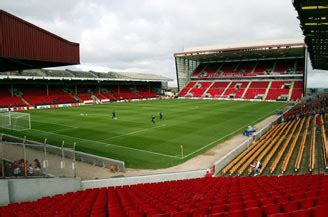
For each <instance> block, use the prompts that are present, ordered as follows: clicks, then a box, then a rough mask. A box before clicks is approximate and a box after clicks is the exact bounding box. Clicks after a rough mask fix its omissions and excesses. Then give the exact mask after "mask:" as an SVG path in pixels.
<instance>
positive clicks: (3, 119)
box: [0, 112, 31, 131]
mask: <svg viewBox="0 0 328 217" xmlns="http://www.w3.org/2000/svg"><path fill="white" fill-rule="evenodd" d="M0 127H1V128H6V129H11V130H17V131H22V130H29V129H31V116H30V114H28V113H22V112H2V113H0Z"/></svg>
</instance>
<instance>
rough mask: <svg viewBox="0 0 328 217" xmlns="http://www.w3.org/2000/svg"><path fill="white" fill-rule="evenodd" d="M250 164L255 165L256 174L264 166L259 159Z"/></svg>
mask: <svg viewBox="0 0 328 217" xmlns="http://www.w3.org/2000/svg"><path fill="white" fill-rule="evenodd" d="M250 166H251V167H253V173H254V176H257V175H258V174H259V169H261V167H262V164H261V162H260V161H259V160H258V159H257V160H255V161H254V163H253V164H251V165H250Z"/></svg>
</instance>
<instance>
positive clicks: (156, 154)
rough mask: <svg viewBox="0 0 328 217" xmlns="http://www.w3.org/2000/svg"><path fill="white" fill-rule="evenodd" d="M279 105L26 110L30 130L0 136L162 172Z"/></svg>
mask: <svg viewBox="0 0 328 217" xmlns="http://www.w3.org/2000/svg"><path fill="white" fill-rule="evenodd" d="M285 105H286V103H273V102H271V103H270V102H246V101H212V100H181V99H180V100H179V99H175V100H153V101H143V102H129V103H111V104H103V105H92V106H80V107H69V108H58V109H45V110H30V111H27V112H28V113H30V114H31V120H32V129H31V130H25V131H12V130H6V129H0V130H1V131H2V132H3V133H6V134H11V135H15V136H19V137H24V136H27V138H28V139H30V140H35V141H39V142H42V141H44V138H47V140H48V143H49V144H53V145H61V143H62V140H64V141H65V144H66V145H67V146H71V145H72V144H73V143H74V142H76V144H77V150H79V151H83V152H88V153H91V154H95V155H99V156H104V157H109V158H113V159H117V160H123V161H125V163H126V166H127V167H130V168H166V167H169V166H174V165H177V164H179V163H182V162H184V161H186V160H188V159H190V158H192V157H194V156H196V155H198V154H200V153H202V152H205V151H206V150H208V149H210V148H211V147H213V146H215V145H216V144H218V143H221V142H223V141H224V140H226V139H228V138H229V137H231V136H233V135H235V134H238V133H241V132H242V131H243V130H244V129H245V128H246V127H247V126H248V125H253V124H255V123H256V122H259V121H260V120H263V119H264V118H266V117H268V116H269V115H271V114H273V113H275V112H276V111H277V110H278V109H279V108H281V107H283V106H285ZM113 110H115V112H116V114H117V119H116V120H113V119H112V111H113ZM159 112H163V114H164V118H163V120H159ZM152 115H155V116H156V124H152V122H151V116H152ZM181 145H183V156H182V155H181Z"/></svg>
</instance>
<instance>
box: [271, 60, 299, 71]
mask: <svg viewBox="0 0 328 217" xmlns="http://www.w3.org/2000/svg"><path fill="white" fill-rule="evenodd" d="M289 71H290V72H295V60H289V59H288V60H278V61H277V63H276V68H275V69H274V72H278V73H281V74H288V72H289Z"/></svg>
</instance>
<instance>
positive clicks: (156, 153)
mask: <svg viewBox="0 0 328 217" xmlns="http://www.w3.org/2000/svg"><path fill="white" fill-rule="evenodd" d="M32 130H35V131H39V132H44V133H48V134H53V135H57V136H63V137H68V138H72V139H77V140H82V141H86V142H91V143H98V144H103V145H105V146H106V147H107V146H114V147H118V148H123V149H128V150H133V151H138V152H144V153H149V154H154V155H160V156H164V157H168V158H175V159H181V158H180V157H176V156H173V155H168V154H162V153H158V152H153V151H147V150H141V149H136V148H130V147H126V146H121V145H115V144H110V143H105V142H99V141H95V140H90V139H82V138H78V137H74V136H67V135H63V134H59V133H54V132H49V131H44V130H37V129H32Z"/></svg>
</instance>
